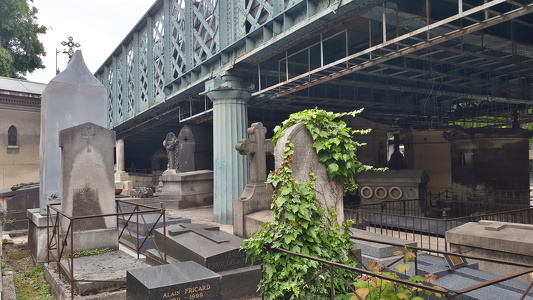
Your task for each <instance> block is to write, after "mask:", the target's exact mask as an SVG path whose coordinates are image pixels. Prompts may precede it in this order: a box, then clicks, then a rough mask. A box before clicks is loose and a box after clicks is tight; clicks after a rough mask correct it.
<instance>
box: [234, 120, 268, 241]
mask: <svg viewBox="0 0 533 300" xmlns="http://www.w3.org/2000/svg"><path fill="white" fill-rule="evenodd" d="M247 133H248V138H247V139H242V140H240V141H239V143H238V144H237V145H235V149H236V150H237V151H239V153H240V154H242V155H248V162H249V167H250V180H249V182H248V184H247V185H246V186H245V187H244V191H243V193H242V195H241V197H240V198H237V199H235V200H233V234H235V235H236V236H240V237H250V236H251V234H252V233H253V232H254V231H256V230H258V229H260V225H261V223H262V222H257V223H255V222H253V221H250V222H248V220H247V216H249V215H250V214H252V213H255V212H260V211H264V210H270V206H271V204H272V187H271V186H270V185H269V184H266V178H267V169H266V155H267V154H272V153H273V151H274V149H273V145H272V142H271V141H270V139H265V134H266V128H265V127H263V124H262V123H253V124H252V126H251V127H250V128H248V130H247ZM270 215H272V213H271V212H270ZM267 217H268V214H267ZM264 221H267V220H264Z"/></svg>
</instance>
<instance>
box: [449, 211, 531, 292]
mask: <svg viewBox="0 0 533 300" xmlns="http://www.w3.org/2000/svg"><path fill="white" fill-rule="evenodd" d="M532 233H533V225H529V224H518V223H506V222H496V221H485V220H482V221H478V222H470V223H466V224H464V225H461V226H459V227H456V228H453V229H451V230H448V231H447V232H446V241H447V242H448V243H450V251H451V252H457V253H467V254H468V255H474V256H476V257H480V258H494V259H499V260H504V261H509V262H516V263H523V264H529V265H533V234H532ZM478 263H479V268H480V269H481V270H483V271H487V272H491V273H495V274H500V275H508V274H512V273H516V272H520V271H522V270H527V269H525V268H521V267H516V266H509V265H502V264H497V263H492V262H486V261H478ZM519 279H520V280H522V281H527V282H531V281H532V278H531V277H530V276H529V275H523V276H521V277H519Z"/></svg>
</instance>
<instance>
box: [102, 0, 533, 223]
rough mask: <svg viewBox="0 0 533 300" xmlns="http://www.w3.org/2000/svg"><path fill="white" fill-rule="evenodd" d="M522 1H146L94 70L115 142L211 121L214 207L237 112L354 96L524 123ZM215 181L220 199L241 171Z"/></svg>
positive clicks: (525, 23) (381, 108)
mask: <svg viewBox="0 0 533 300" xmlns="http://www.w3.org/2000/svg"><path fill="white" fill-rule="evenodd" d="M532 11H533V0H396V1H384V0H239V1H233V0H187V1H186V0H158V1H156V2H155V3H154V4H153V6H152V7H151V8H150V9H149V11H148V12H147V13H146V14H145V15H144V17H143V18H142V19H141V20H140V21H139V22H138V23H137V25H136V26H135V27H134V28H133V29H132V30H131V32H130V33H129V34H128V35H127V36H126V37H125V38H124V40H123V41H122V42H121V44H120V45H119V46H118V47H117V48H116V49H115V51H114V52H113V53H112V54H111V55H110V56H109V58H108V59H107V60H106V61H105V62H104V63H103V65H102V66H101V67H100V68H99V69H98V71H97V72H96V76H97V78H98V79H99V80H100V81H101V82H102V83H103V84H104V86H106V88H107V89H108V93H109V101H110V102H109V103H110V106H109V111H108V114H109V122H110V124H109V125H110V127H111V128H112V129H114V130H115V131H116V132H117V138H123V139H125V140H126V147H128V141H129V145H134V144H135V143H137V145H139V144H141V143H143V144H146V143H147V141H148V142H153V143H156V144H157V145H160V143H161V141H162V140H163V138H164V134H166V133H167V132H169V131H175V130H176V128H179V127H180V126H182V125H183V124H186V123H212V124H213V125H212V126H213V130H214V145H213V147H214V149H215V158H214V159H215V166H214V169H215V214H216V215H217V214H219V215H224V214H225V213H224V212H222V213H221V212H218V213H217V204H216V203H217V201H221V200H217V197H219V196H217V193H218V194H219V195H222V194H224V193H226V192H225V191H224V192H222V191H221V190H222V189H223V188H222V187H220V185H221V180H222V179H221V178H220V176H221V174H226V175H224V180H226V177H236V178H237V179H236V181H238V182H245V181H246V171H240V169H241V168H243V166H241V165H243V164H244V161H243V158H239V157H235V155H237V154H235V153H234V152H236V151H235V150H234V149H233V145H234V144H235V143H236V141H238V139H240V138H243V137H244V134H245V128H246V127H247V126H248V124H249V123H251V122H263V123H264V124H265V125H267V126H272V125H275V124H278V123H279V122H280V121H281V120H283V119H285V118H286V116H287V115H288V114H290V113H292V112H295V111H299V110H302V109H306V108H313V107H319V108H324V109H328V110H332V111H348V110H353V109H357V108H362V107H364V108H365V110H364V112H363V114H362V116H363V117H365V118H367V119H370V120H374V121H376V122H380V123H384V124H388V125H391V126H393V127H397V128H402V127H409V126H410V127H426V128H437V127H439V126H442V125H449V124H451V123H455V124H457V122H464V121H467V122H482V123H483V122H487V121H490V122H492V123H495V122H496V123H498V122H499V123H501V124H505V123H510V122H511V121H512V119H513V118H515V119H516V118H518V119H519V121H520V122H533V93H532V87H533V77H532V76H531V75H530V74H531V72H532V71H533V35H532V34H531V33H532V32H533V16H532V15H531V14H530V13H531V12H532ZM228 120H229V122H227V121H228ZM161 135H162V137H163V138H162V137H161ZM224 149H225V150H224ZM217 153H219V154H220V155H221V156H220V157H218V158H217V155H218V154H217ZM228 165H232V166H228ZM233 165H236V167H235V168H236V169H238V170H236V169H233ZM228 168H229V169H228ZM217 173H218V176H217ZM227 174H234V176H233V175H232V176H229V175H227ZM217 177H219V179H218V181H219V183H218V185H219V187H218V188H217ZM224 185H229V186H235V191H233V192H227V193H226V194H225V196H220V197H222V198H231V199H233V198H236V197H235V195H237V196H239V195H240V192H241V191H242V187H243V185H244V183H242V184H241V183H232V182H231V180H230V182H228V183H224ZM217 189H218V192H217ZM223 210H224V211H228V210H229V211H231V208H230V207H228V208H224V209H223ZM228 214H229V213H228ZM219 221H220V222H221V223H231V217H227V218H226V217H221V218H220V219H219Z"/></svg>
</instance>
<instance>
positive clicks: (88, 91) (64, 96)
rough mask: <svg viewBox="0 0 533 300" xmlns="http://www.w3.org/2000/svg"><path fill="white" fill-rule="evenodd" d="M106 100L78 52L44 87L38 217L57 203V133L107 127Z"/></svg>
mask: <svg viewBox="0 0 533 300" xmlns="http://www.w3.org/2000/svg"><path fill="white" fill-rule="evenodd" d="M107 104H108V99H107V95H106V89H105V87H104V86H103V85H102V83H100V81H98V79H96V77H94V76H93V74H92V73H91V72H90V71H89V69H88V68H87V66H86V65H85V62H84V60H83V56H82V54H81V51H80V50H77V51H76V53H74V55H73V56H72V58H71V59H70V61H69V63H68V66H67V67H66V69H65V70H64V71H63V72H61V73H59V74H58V75H57V76H56V77H54V78H53V79H52V80H51V81H50V83H48V85H47V86H46V88H45V89H44V91H43V94H42V100H41V137H40V138H41V143H40V145H41V146H40V148H39V149H40V155H39V158H40V162H41V168H40V172H41V176H40V177H41V182H40V197H39V198H40V213H41V214H42V215H45V214H46V206H47V205H48V204H49V203H51V202H57V201H60V200H61V194H62V187H61V184H62V180H61V170H60V168H61V160H60V159H61V150H60V149H59V147H58V144H59V140H58V132H59V131H60V130H63V129H66V128H69V127H72V126H76V125H79V124H83V123H85V122H92V123H94V124H96V125H98V126H102V127H107V126H108V125H109V124H108V117H107V116H108V113H107V109H108V106H107Z"/></svg>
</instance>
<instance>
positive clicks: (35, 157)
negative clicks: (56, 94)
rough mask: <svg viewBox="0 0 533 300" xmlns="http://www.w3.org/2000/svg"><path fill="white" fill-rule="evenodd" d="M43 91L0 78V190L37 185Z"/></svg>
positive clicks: (34, 85)
mask: <svg viewBox="0 0 533 300" xmlns="http://www.w3.org/2000/svg"><path fill="white" fill-rule="evenodd" d="M45 87H46V84H42V83H36V82H30V81H25V80H19V79H13V78H5V77H0V147H1V148H2V150H1V151H0V189H5V188H10V187H11V186H13V185H15V184H19V183H29V182H39V135H40V123H41V114H40V111H41V93H42V91H43V90H44V88H45Z"/></svg>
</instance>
